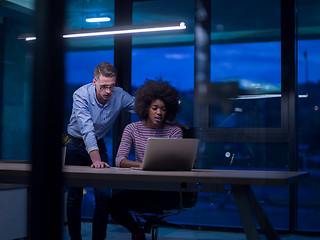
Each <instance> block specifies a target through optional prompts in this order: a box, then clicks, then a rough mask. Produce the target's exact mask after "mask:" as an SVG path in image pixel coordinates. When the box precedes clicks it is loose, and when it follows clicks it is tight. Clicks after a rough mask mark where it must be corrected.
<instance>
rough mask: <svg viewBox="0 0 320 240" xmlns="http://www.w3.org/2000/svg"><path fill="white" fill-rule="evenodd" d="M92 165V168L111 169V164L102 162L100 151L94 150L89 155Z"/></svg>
mask: <svg viewBox="0 0 320 240" xmlns="http://www.w3.org/2000/svg"><path fill="white" fill-rule="evenodd" d="M89 155H90V158H91V161H92V164H91V167H92V168H105V167H107V168H109V167H110V166H109V164H108V163H106V162H102V161H101V157H100V153H99V151H98V150H93V151H91V152H90V153H89Z"/></svg>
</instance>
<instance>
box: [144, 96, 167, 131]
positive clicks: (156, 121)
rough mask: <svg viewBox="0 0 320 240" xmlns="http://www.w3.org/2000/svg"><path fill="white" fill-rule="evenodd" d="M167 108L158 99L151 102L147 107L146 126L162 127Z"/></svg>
mask: <svg viewBox="0 0 320 240" xmlns="http://www.w3.org/2000/svg"><path fill="white" fill-rule="evenodd" d="M166 112H167V108H166V105H165V104H164V102H163V101H162V100H160V99H156V100H153V101H152V102H151V104H150V106H149V111H148V121H147V125H148V127H150V128H160V127H162V124H163V121H164V119H165V117H166Z"/></svg>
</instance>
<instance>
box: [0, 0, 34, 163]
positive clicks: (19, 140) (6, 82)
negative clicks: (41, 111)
mask: <svg viewBox="0 0 320 240" xmlns="http://www.w3.org/2000/svg"><path fill="white" fill-rule="evenodd" d="M0 19H1V20H0V49H1V50H0V62H1V64H0V80H1V84H0V89H1V96H2V97H1V104H0V107H1V108H0V116H1V128H0V135H1V138H0V141H1V142H0V146H1V147H0V149H1V159H3V160H8V159H10V160H29V159H30V141H26V139H30V138H31V135H30V134H31V112H32V107H31V100H32V99H31V96H32V68H33V66H32V63H33V54H32V46H33V44H32V43H30V42H26V41H24V40H22V39H19V36H20V35H21V34H24V33H28V32H30V31H31V29H32V20H33V4H32V3H28V4H25V5H24V6H19V7H17V6H16V5H15V4H13V3H0ZM17 146H19V151H17Z"/></svg>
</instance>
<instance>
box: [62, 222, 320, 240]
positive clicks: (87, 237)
mask: <svg viewBox="0 0 320 240" xmlns="http://www.w3.org/2000/svg"><path fill="white" fill-rule="evenodd" d="M62 239H63V240H69V239H70V238H69V236H68V229H67V226H65V227H64V231H63V238H62ZM82 239H83V240H91V222H83V223H82ZM109 239H110V240H125V239H128V240H130V239H131V235H130V233H129V232H128V231H127V230H126V229H125V228H124V227H122V226H120V225H117V224H109V225H108V236H107V240H109ZM184 239H192V240H245V239H246V237H245V235H244V234H243V233H233V232H230V233H228V232H215V231H208V230H188V229H182V228H171V227H160V228H159V235H158V240H184ZM265 239H266V238H265V237H264V236H263V235H261V240H265ZM280 239H281V240H320V237H311V236H302V235H293V234H286V235H280ZM147 240H151V235H148V234H147Z"/></svg>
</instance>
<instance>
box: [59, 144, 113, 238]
mask: <svg viewBox="0 0 320 240" xmlns="http://www.w3.org/2000/svg"><path fill="white" fill-rule="evenodd" d="M98 147H99V152H100V156H101V160H102V161H104V162H108V155H107V149H106V146H105V143H104V141H103V139H101V140H99V141H98ZM65 164H66V165H80V166H90V165H91V164H92V161H91V159H90V156H89V154H88V152H87V151H86V149H85V145H84V143H83V141H80V140H75V139H71V141H70V142H69V143H68V144H67V149H66V159H65ZM94 195H95V209H94V214H93V222H92V240H104V239H105V238H106V234H107V225H108V218H109V207H108V205H109V201H110V190H109V189H102V188H95V189H94ZM82 198H83V188H82V187H70V188H69V189H68V199H67V220H68V229H69V235H70V237H71V240H81V239H82V238H81V204H82Z"/></svg>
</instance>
